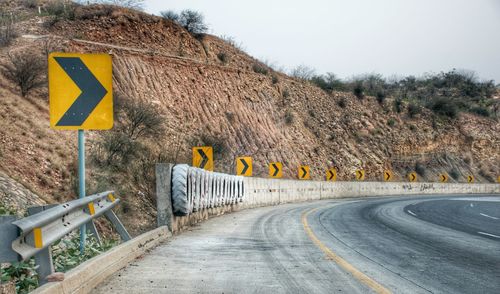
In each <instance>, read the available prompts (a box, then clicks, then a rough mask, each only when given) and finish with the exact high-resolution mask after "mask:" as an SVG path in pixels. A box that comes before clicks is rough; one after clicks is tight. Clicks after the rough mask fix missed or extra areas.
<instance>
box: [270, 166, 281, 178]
mask: <svg viewBox="0 0 500 294" xmlns="http://www.w3.org/2000/svg"><path fill="white" fill-rule="evenodd" d="M271 165H272V166H273V167H274V173H273V177H275V176H277V175H278V172H279V171H280V169H279V168H278V166H277V165H276V164H275V163H273V164H271Z"/></svg>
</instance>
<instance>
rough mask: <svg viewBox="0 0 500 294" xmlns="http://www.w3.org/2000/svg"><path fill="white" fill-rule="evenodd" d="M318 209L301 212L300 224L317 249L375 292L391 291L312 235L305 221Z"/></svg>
mask: <svg viewBox="0 0 500 294" xmlns="http://www.w3.org/2000/svg"><path fill="white" fill-rule="evenodd" d="M318 209H319V208H314V209H311V210H309V211H306V212H304V213H303V214H302V225H304V230H305V231H306V233H307V235H308V236H309V238H310V239H311V240H312V241H313V242H314V244H316V246H318V247H319V249H321V251H323V252H324V253H325V254H326V255H327V256H328V257H329V259H331V260H333V261H335V263H337V264H338V265H339V266H340V267H341V268H343V269H344V270H346V271H347V272H349V273H351V274H352V275H353V276H354V277H355V278H356V279H358V280H359V281H360V282H361V283H363V284H365V285H366V286H368V287H369V288H370V289H372V290H373V291H375V292H376V293H384V294H386V293H387V294H388V293H391V291H389V289H387V288H385V287H384V286H382V285H381V284H379V283H377V282H376V281H375V280H373V279H372V278H370V277H368V276H367V275H365V274H364V273H362V272H361V271H359V270H358V269H356V268H355V267H354V266H353V265H351V264H350V263H348V262H347V261H346V260H344V259H343V258H342V257H340V256H338V255H337V254H335V253H334V252H333V251H331V250H330V248H328V247H327V246H326V245H325V244H323V243H322V242H321V241H320V240H319V239H318V237H316V235H314V233H313V231H312V229H311V227H310V226H309V223H308V222H307V216H308V215H309V214H310V213H312V212H314V211H316V210H318Z"/></svg>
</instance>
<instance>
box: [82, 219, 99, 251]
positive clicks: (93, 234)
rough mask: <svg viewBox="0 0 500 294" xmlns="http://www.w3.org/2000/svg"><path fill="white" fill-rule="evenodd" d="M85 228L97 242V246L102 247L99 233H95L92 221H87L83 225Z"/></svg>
mask: <svg viewBox="0 0 500 294" xmlns="http://www.w3.org/2000/svg"><path fill="white" fill-rule="evenodd" d="M85 227H86V228H87V231H89V232H90V233H91V234H92V236H94V238H95V239H96V241H97V244H99V246H102V242H101V235H99V232H98V231H97V228H96V227H95V223H94V220H91V221H89V222H88V223H87V224H86V225H85Z"/></svg>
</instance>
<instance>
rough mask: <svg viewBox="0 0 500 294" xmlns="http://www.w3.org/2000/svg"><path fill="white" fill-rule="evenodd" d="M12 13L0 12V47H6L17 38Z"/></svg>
mask: <svg viewBox="0 0 500 294" xmlns="http://www.w3.org/2000/svg"><path fill="white" fill-rule="evenodd" d="M13 26H14V16H13V15H12V13H3V12H0V47H3V46H8V45H10V43H11V42H12V40H13V39H15V38H16V37H17V33H16V31H15V30H14V27H13Z"/></svg>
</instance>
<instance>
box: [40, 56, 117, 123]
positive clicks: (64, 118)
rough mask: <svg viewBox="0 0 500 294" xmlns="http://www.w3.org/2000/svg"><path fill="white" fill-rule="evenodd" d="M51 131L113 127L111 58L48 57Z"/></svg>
mask: <svg viewBox="0 0 500 294" xmlns="http://www.w3.org/2000/svg"><path fill="white" fill-rule="evenodd" d="M48 64H49V102H50V103H49V104H50V105H49V108H50V127H51V128H53V129H58V130H106V129H110V128H112V127H113V89H112V84H113V82H112V69H111V56H110V55H109V54H76V53H51V54H50V55H49V60H48Z"/></svg>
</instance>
